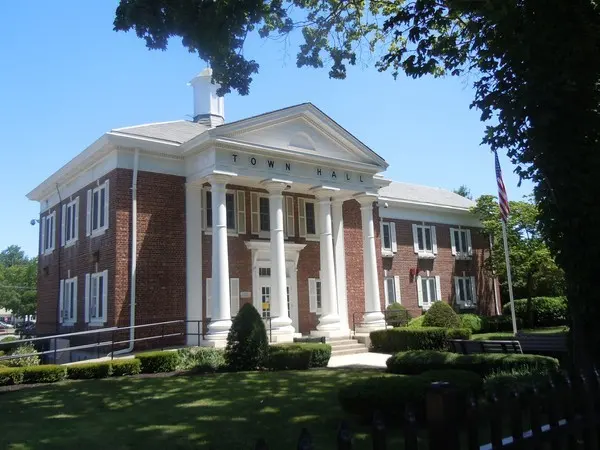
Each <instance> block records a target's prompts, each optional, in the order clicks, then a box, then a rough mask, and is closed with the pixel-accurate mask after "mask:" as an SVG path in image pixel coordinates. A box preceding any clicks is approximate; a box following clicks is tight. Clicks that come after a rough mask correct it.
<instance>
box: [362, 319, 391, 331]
mask: <svg viewBox="0 0 600 450" xmlns="http://www.w3.org/2000/svg"><path fill="white" fill-rule="evenodd" d="M385 328H386V326H385V321H383V320H381V321H377V322H368V323H361V324H360V326H357V327H356V334H359V333H366V334H369V333H370V332H371V331H375V330H385Z"/></svg>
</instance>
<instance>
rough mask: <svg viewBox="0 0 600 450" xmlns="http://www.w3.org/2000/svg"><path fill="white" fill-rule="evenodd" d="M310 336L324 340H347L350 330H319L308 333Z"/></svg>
mask: <svg viewBox="0 0 600 450" xmlns="http://www.w3.org/2000/svg"><path fill="white" fill-rule="evenodd" d="M310 335H311V336H315V337H325V338H343V337H345V338H349V337H350V330H349V329H340V330H329V331H321V330H312V331H311V332H310Z"/></svg>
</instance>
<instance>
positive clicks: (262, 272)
mask: <svg viewBox="0 0 600 450" xmlns="http://www.w3.org/2000/svg"><path fill="white" fill-rule="evenodd" d="M258 276H259V277H270V276H271V268H270V267H259V268H258Z"/></svg>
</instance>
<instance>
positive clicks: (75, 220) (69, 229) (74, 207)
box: [61, 197, 79, 247]
mask: <svg viewBox="0 0 600 450" xmlns="http://www.w3.org/2000/svg"><path fill="white" fill-rule="evenodd" d="M69 209H70V210H71V221H68V220H67V219H68V217H69ZM61 224H62V225H61V242H62V245H63V246H64V247H70V246H71V245H73V244H75V242H77V240H78V239H79V197H77V198H76V199H75V200H72V201H70V202H69V203H67V204H66V205H63V206H62V220H61ZM67 234H70V236H69V238H68V239H67Z"/></svg>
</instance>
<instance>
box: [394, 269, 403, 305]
mask: <svg viewBox="0 0 600 450" xmlns="http://www.w3.org/2000/svg"><path fill="white" fill-rule="evenodd" d="M394 289H395V290H396V303H400V304H402V291H401V290H400V277H399V276H398V275H395V276H394Z"/></svg>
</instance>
